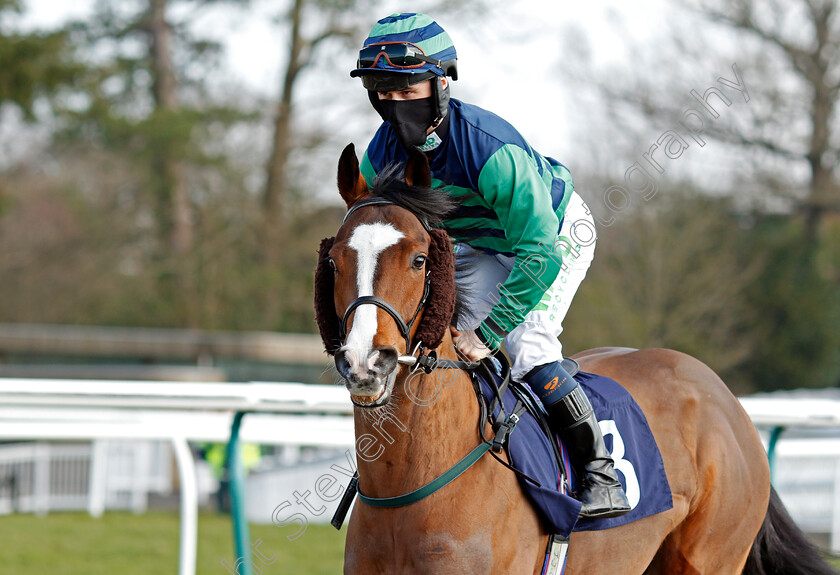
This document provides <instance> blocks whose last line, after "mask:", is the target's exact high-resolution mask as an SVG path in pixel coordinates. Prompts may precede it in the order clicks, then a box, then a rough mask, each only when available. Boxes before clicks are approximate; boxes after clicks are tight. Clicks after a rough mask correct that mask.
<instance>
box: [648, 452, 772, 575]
mask: <svg viewBox="0 0 840 575" xmlns="http://www.w3.org/2000/svg"><path fill="white" fill-rule="evenodd" d="M727 444H729V445H727ZM707 455H708V456H710V458H711V459H712V460H713V461H718V462H721V463H722V462H723V461H725V460H727V459H728V460H729V461H728V466H729V469H728V470H727V471H726V473H725V475H726V477H722V476H723V475H724V472H723V471H718V467H717V466H715V465H714V464H710V463H709V461H706V462H705V463H706V464H707V468H706V472H705V473H704V474H703V475H702V477H701V481H702V485H701V486H700V491H699V492H698V498H697V500H695V501H694V502H693V505H692V507H693V509H692V511H691V513H690V514H689V516H688V517H687V518H686V520H685V521H683V522H682V523H681V524H680V525H679V526H678V527H677V528H676V529H675V530H674V531H673V532H672V533H671V534H670V535H669V536H668V538H667V539H666V540H665V542H664V543H663V545H662V548H661V550H660V552H659V554H658V555H657V557H656V561H655V562H654V568H653V569H652V570H651V573H663V574H665V573H667V574H669V575H670V574H682V573H685V574H690V575H738V574H740V573H741V571H742V570H743V568H744V563H745V562H746V560H747V555H748V554H749V551H750V547H751V546H752V542H753V540H754V539H755V535H756V533H757V532H758V529H759V528H760V527H761V523H762V521H763V519H764V511H765V510H766V508H767V497H768V496H769V476H768V475H767V472H766V462H765V461H755V462H753V463H752V464H751V463H750V461H749V459H750V456H749V455H747V454H745V453H744V452H743V451H742V450H741V449H739V447H738V445H737V444H734V445H733V444H731V442H727V441H723V442H722V444H721V445H720V446H719V449H717V450H715V452H713V453H709V454H707ZM737 458H742V459H741V460H740V461H737ZM703 459H706V457H703ZM701 463H702V462H701ZM750 486H754V487H752V488H751V487H750Z"/></svg>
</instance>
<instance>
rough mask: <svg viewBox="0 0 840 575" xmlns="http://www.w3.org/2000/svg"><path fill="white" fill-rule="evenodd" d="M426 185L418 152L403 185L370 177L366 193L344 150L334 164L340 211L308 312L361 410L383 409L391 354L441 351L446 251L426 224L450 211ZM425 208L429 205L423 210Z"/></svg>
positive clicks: (448, 287) (449, 290) (448, 300)
mask: <svg viewBox="0 0 840 575" xmlns="http://www.w3.org/2000/svg"><path fill="white" fill-rule="evenodd" d="M430 186H431V173H430V171H429V164H428V162H427V161H426V158H425V156H424V155H423V154H422V153H420V152H416V153H415V154H412V155H411V156H410V158H409V160H408V161H407V163H406V166H405V172H404V176H403V180H396V179H393V178H390V177H387V176H386V177H380V178H377V181H376V182H375V183H374V189H373V192H372V193H371V192H369V191H368V186H367V183H366V182H365V180H364V178H363V177H362V175H361V173H360V172H359V162H358V160H357V158H356V152H355V149H354V147H353V145H352V144H350V145H348V146H347V147H346V148H345V149H344V152H343V153H342V155H341V159H340V160H339V163H338V189H339V192H340V193H341V197H342V198H343V199H344V201H345V202H346V204H347V208H348V212H347V215H346V216H345V219H344V223H343V224H342V225H341V228H339V230H338V233H337V234H336V236H335V237H334V238H327V239H325V240H323V241H322V242H321V249H320V254H319V261H318V269H317V271H316V274H315V311H316V320H317V322H318V327H319V329H320V331H321V337H322V338H323V340H324V347H325V348H326V350H327V353H329V354H331V355H334V356H335V366H336V369H337V370H338V373H339V374H340V375H341V376H342V377H343V378H344V380H345V382H346V385H347V389H348V390H349V391H350V394H351V397H352V400H353V402H354V403H355V404H356V405H359V406H364V407H376V406H380V405H384V404H385V403H387V402H388V401H389V399H390V397H391V391H392V390H393V387H394V381H395V378H396V374H397V366H398V364H397V359H398V358H399V356H400V355H404V354H410V353H412V352H413V348H414V347H416V346H417V345H418V344H422V345H423V346H425V347H426V348H427V349H433V348H436V347H437V346H439V345H440V343H441V340H442V339H443V337H444V334H445V332H446V329H447V327H448V325H449V322H450V320H451V318H452V313H453V310H454V305H455V286H454V279H453V278H454V258H453V255H452V249H451V246H450V243H449V238H448V236H447V235H446V233H445V232H444V231H442V230H439V229H433V228H432V227H431V226H430V221H431V222H432V223H434V221H435V220H439V218H440V217H441V216H442V215H443V213H445V211H448V209H449V208H450V207H451V203H450V200H449V199H448V196H447V195H446V194H445V193H443V192H441V191H436V190H431V188H430ZM424 197H425V198H426V201H425V202H424V201H423V200H422V198H424ZM430 199H433V200H434V202H430V201H428V200H430ZM424 203H425V204H430V203H434V204H435V205H436V207H435V208H433V209H431V210H427V211H426V212H423V211H422V205H423V204H424Z"/></svg>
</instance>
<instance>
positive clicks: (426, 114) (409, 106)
mask: <svg viewBox="0 0 840 575" xmlns="http://www.w3.org/2000/svg"><path fill="white" fill-rule="evenodd" d="M374 95H375V94H374ZM374 108H376V111H377V112H379V115H380V116H382V119H383V120H385V121H386V122H388V123H389V124H391V128H392V129H393V130H394V133H395V134H396V135H397V139H398V140H399V141H400V143H401V144H402V145H403V148H405V149H406V150H411V149H413V148H416V147H417V146H422V145H423V143H424V142H425V141H426V131H427V130H428V129H429V128H430V127H431V126H432V124H433V123H434V122H435V120H436V119H437V110H436V107H435V104H434V102H433V101H432V98H421V99H419V100H379V101H378V102H376V103H375V105H374Z"/></svg>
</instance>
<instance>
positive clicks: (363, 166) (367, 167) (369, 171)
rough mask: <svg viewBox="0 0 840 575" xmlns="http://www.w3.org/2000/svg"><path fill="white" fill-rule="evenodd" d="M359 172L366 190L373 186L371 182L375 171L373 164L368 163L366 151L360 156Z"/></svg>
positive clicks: (374, 176)
mask: <svg viewBox="0 0 840 575" xmlns="http://www.w3.org/2000/svg"><path fill="white" fill-rule="evenodd" d="M359 172H361V174H362V177H363V178H364V179H365V182H367V185H368V188H370V187H371V185H373V180H374V179H375V178H376V170H375V169H374V167H373V164H371V163H370V158H369V157H368V151H367V150H365V153H364V155H363V156H362V161H361V162H360V163H359Z"/></svg>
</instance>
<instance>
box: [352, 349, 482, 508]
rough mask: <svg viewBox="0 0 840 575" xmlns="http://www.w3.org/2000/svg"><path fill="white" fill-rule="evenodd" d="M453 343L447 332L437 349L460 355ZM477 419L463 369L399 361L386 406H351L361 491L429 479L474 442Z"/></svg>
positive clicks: (399, 489)
mask: <svg viewBox="0 0 840 575" xmlns="http://www.w3.org/2000/svg"><path fill="white" fill-rule="evenodd" d="M453 349H454V348H453V346H452V341H451V339H450V337H449V334H447V335H446V338H445V339H444V341H443V343H442V344H441V346H440V347H439V348H438V353H439V355H440V357H446V358H448V359H459V358H457V357H456V356H455V355H454V353H453V352H452V351H451V350H453ZM447 350H449V351H448V352H447ZM477 423H478V404H477V402H476V399H475V392H474V391H473V387H472V383H471V382H470V378H469V375H468V374H467V373H466V372H464V371H462V370H458V369H453V368H443V369H436V370H434V371H432V373H430V374H428V375H427V374H424V373H422V371H418V372H417V373H415V374H412V375H409V369H408V368H406V367H402V368H401V370H400V373H399V374H398V375H397V378H396V381H395V383H394V389H393V392H392V398H391V402H390V403H389V404H388V406H386V407H385V408H383V409H382V410H381V411H379V412H368V411H364V410H362V409H360V408H356V412H355V427H356V455H357V460H358V468H359V481H360V486H359V487H360V489H361V491H362V492H363V493H364V494H365V495H368V496H370V497H392V496H396V495H402V494H404V493H406V492H408V491H411V490H414V489H416V488H418V487H420V486H421V485H423V484H425V483H427V482H429V481H431V480H432V479H434V478H435V477H437V476H438V475H440V474H441V473H443V472H444V471H446V469H448V468H449V467H450V466H452V465H453V464H454V463H455V462H457V461H458V460H459V459H461V458H462V457H463V456H464V455H466V454H467V453H468V452H469V451H470V450H471V449H473V448H474V447H475V446H476V445H478V432H477V429H478V428H477Z"/></svg>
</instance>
